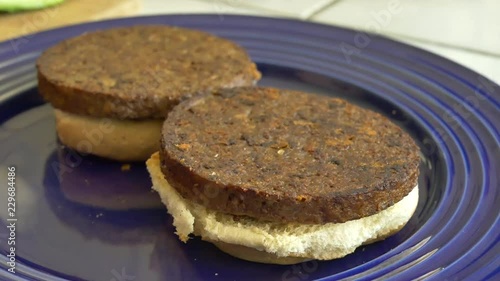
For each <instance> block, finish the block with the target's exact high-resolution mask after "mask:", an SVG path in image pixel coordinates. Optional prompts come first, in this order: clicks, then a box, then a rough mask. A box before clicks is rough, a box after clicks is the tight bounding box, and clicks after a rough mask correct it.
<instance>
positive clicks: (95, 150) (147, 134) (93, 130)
mask: <svg viewBox="0 0 500 281" xmlns="http://www.w3.org/2000/svg"><path fill="white" fill-rule="evenodd" d="M55 117H56V130H57V135H58V136H59V139H60V140H61V142H62V143H63V144H64V145H66V146H68V147H70V148H72V149H74V150H76V151H78V152H81V153H85V154H93V155H97V156H101V157H104V158H109V159H113V160H118V161H145V160H146V159H148V158H149V156H151V154H152V153H153V152H155V151H158V149H159V147H160V141H159V140H160V135H161V126H162V124H163V120H160V119H151V120H140V121H135V120H119V119H110V118H97V117H91V116H83V115H77V114H73V113H69V112H65V111H61V110H58V109H55Z"/></svg>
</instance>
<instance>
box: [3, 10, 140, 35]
mask: <svg viewBox="0 0 500 281" xmlns="http://www.w3.org/2000/svg"><path fill="white" fill-rule="evenodd" d="M140 10H141V0H66V1H65V2H63V3H62V4H61V5H58V6H54V7H51V8H47V9H43V10H38V11H31V12H23V13H14V14H2V15H0V41H3V40H7V39H10V38H14V37H19V36H22V35H26V34H30V33H34V32H38V31H41V30H46V29H51V28H55V27H60V26H64V25H69V24H75V23H80V22H86V21H94V20H100V19H107V18H115V17H123V16H130V15H136V14H138V13H139V12H140Z"/></svg>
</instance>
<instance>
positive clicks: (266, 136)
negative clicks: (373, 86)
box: [160, 87, 419, 223]
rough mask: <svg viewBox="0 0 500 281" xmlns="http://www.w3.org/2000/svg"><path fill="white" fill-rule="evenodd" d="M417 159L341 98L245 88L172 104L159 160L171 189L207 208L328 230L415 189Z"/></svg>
mask: <svg viewBox="0 0 500 281" xmlns="http://www.w3.org/2000/svg"><path fill="white" fill-rule="evenodd" d="M418 152H419V148H418V147H417V145H416V144H415V142H414V141H413V140H412V138H411V137H410V136H409V135H408V134H407V133H405V132H404V131H403V130H402V129H401V128H399V127H398V126H396V125H395V124H393V123H391V122H390V121H389V120H388V119H387V118H386V117H384V116H382V115H380V114H378V113H375V112H372V111H369V110H367V109H363V108H361V107H358V106H355V105H352V104H349V103H348V102H346V101H344V100H341V99H336V98H331V97H326V96H319V95H315V94H307V93H301V92H294V91H289V90H278V89H272V88H249V87H244V88H235V89H227V90H218V91H213V92H212V93H210V94H207V95H203V96H199V97H195V98H192V99H190V100H186V101H184V102H182V103H180V104H179V105H178V106H177V107H175V108H174V110H173V111H172V112H170V113H169V115H168V118H167V120H166V121H165V123H164V125H163V132H162V145H161V151H160V159H161V164H162V171H163V173H164V174H165V178H166V179H167V180H168V181H169V183H170V184H171V185H172V186H173V187H174V188H175V189H176V190H177V191H178V192H179V193H180V194H181V195H182V196H183V197H184V198H186V199H189V200H191V201H194V202H196V203H199V204H202V205H204V206H206V207H207V208H210V209H215V210H218V211H221V212H224V213H229V214H234V215H246V216H250V217H254V218H258V219H262V220H269V221H283V222H296V223H326V222H345V221H348V220H352V219H357V218H361V217H365V216H368V215H372V214H375V213H377V212H379V211H381V210H384V209H386V208H387V207H389V206H391V205H393V204H395V203H396V202H398V201H400V200H401V199H402V198H403V197H404V196H406V195H407V194H408V193H409V192H410V191H411V190H412V189H413V188H414V187H415V186H416V184H417V177H418V165H419V155H418Z"/></svg>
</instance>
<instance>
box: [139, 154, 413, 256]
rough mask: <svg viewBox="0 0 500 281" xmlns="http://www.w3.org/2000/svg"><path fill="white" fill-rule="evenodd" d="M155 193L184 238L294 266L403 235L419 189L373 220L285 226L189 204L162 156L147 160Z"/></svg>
mask: <svg viewBox="0 0 500 281" xmlns="http://www.w3.org/2000/svg"><path fill="white" fill-rule="evenodd" d="M146 164H147V168H148V170H149V173H150V175H151V179H152V182H153V189H155V190H156V191H157V192H158V193H159V194H160V197H161V200H162V202H163V203H164V204H165V205H166V206H167V209H168V212H169V213H170V214H171V215H172V217H173V218H174V222H173V224H174V226H175V227H176V230H177V231H176V233H177V235H178V236H179V238H180V239H181V240H182V241H184V242H186V241H187V240H188V236H189V235H190V234H194V235H197V236H201V238H202V239H203V240H206V241H209V242H212V243H214V244H215V245H216V246H217V247H218V248H219V249H221V250H222V251H224V252H226V253H228V254H230V255H233V256H235V257H238V258H241V259H245V260H250V261H255V262H262V263H277V264H294V263H299V262H303V261H306V260H310V259H319V260H330V259H336V258H341V257H344V256H345V255H348V254H350V253H352V252H354V250H355V249H356V248H357V247H359V246H361V245H363V244H365V243H371V242H374V241H377V240H380V239H383V238H385V237H387V236H388V235H391V234H393V233H395V232H397V231H399V230H400V229H401V228H402V227H403V226H404V225H405V224H406V223H407V222H408V220H409V219H410V218H411V216H412V215H413V213H414V211H415V209H416V206H417V203H418V186H416V187H415V188H414V189H413V190H412V191H411V192H410V193H409V194H408V195H407V196H406V197H404V198H403V199H402V200H401V201H399V202H398V203H396V204H394V205H393V206H391V207H389V208H387V209H385V210H383V211H381V212H379V213H377V214H375V215H372V216H369V217H364V218H361V219H357V220H352V221H348V222H345V223H327V224H322V225H318V224H309V225H307V224H298V223H297V224H286V223H276V222H265V221H259V220H256V219H253V218H249V217H244V216H239V217H238V218H237V219H236V220H235V219H234V216H233V215H228V214H223V213H220V212H217V211H213V210H209V209H207V208H205V207H203V206H201V205H199V204H195V203H193V202H189V201H187V200H185V199H184V198H183V197H181V195H180V194H179V193H178V192H177V191H176V190H175V189H174V188H172V187H171V186H170V185H169V183H168V182H167V180H165V177H164V175H163V173H162V171H161V168H160V160H159V154H158V153H155V154H153V155H152V156H151V158H150V159H149V160H148V161H147V162H146Z"/></svg>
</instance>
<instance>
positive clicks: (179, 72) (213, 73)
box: [37, 26, 260, 119]
mask: <svg viewBox="0 0 500 281" xmlns="http://www.w3.org/2000/svg"><path fill="white" fill-rule="evenodd" d="M37 69H38V80H39V92H40V94H41V95H42V96H43V97H44V98H45V99H46V100H47V101H49V102H50V103H52V105H53V106H54V107H56V108H59V109H61V110H64V111H68V112H72V113H76V114H82V115H90V116H97V117H113V118H123V119H124V118H129V119H141V118H161V117H164V116H166V114H167V113H168V111H170V109H171V108H172V107H173V106H174V105H176V104H177V103H179V102H180V101H181V100H182V99H184V98H187V97H190V96H192V95H194V94H197V93H200V92H204V91H207V90H210V89H217V88H221V87H234V86H250V85H253V84H254V83H255V82H256V81H257V80H259V79H260V73H259V72H258V71H257V69H256V66H255V64H254V63H253V62H252V61H251V60H250V58H249V56H248V55H247V53H246V52H245V50H244V49H242V48H241V47H240V46H238V45H237V44H236V43H234V42H231V41H229V40H226V39H222V38H219V37H216V36H213V35H210V34H208V33H205V32H201V31H196V30H190V29H184V28H177V27H168V26H133V27H122V28H115V29H109V30H102V31H97V32H92V33H85V34H83V35H80V36H78V37H75V38H71V39H68V40H65V41H62V42H60V43H58V44H57V45H55V46H53V47H51V48H49V49H47V50H46V51H45V52H44V53H43V54H42V55H41V56H40V57H39V59H38V61H37Z"/></svg>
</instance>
